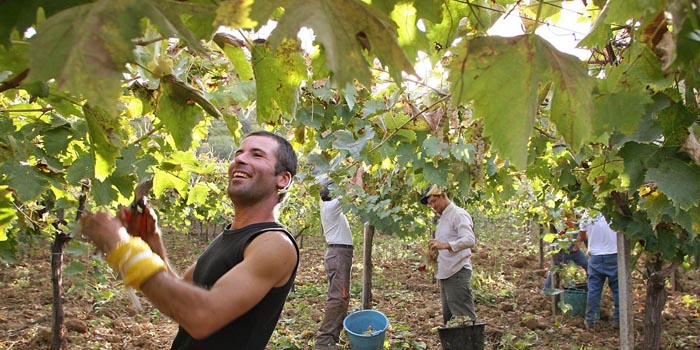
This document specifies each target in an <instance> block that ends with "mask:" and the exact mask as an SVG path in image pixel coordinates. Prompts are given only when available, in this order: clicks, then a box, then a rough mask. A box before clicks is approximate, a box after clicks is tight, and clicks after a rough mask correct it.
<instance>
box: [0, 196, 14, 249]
mask: <svg viewBox="0 0 700 350" xmlns="http://www.w3.org/2000/svg"><path fill="white" fill-rule="evenodd" d="M15 220H17V211H16V210H15V206H14V197H13V196H12V192H10V191H9V187H8V186H6V185H0V242H2V241H6V240H7V230H8V229H9V227H10V225H12V223H13V222H14V221H15Z"/></svg>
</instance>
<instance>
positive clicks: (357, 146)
mask: <svg viewBox="0 0 700 350" xmlns="http://www.w3.org/2000/svg"><path fill="white" fill-rule="evenodd" d="M333 135H334V136H335V140H333V147H334V148H336V149H338V150H345V151H348V152H349V153H350V155H351V156H352V157H353V158H358V157H359V156H360V152H362V150H363V149H364V148H365V147H366V146H367V142H369V141H370V140H372V138H374V130H372V129H371V128H367V129H365V132H364V134H362V135H361V136H360V137H359V138H358V139H357V140H355V137H354V136H353V134H352V132H350V131H348V130H338V131H336V132H335V133H334V134H333Z"/></svg>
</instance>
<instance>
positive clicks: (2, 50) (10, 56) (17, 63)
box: [0, 5, 29, 80]
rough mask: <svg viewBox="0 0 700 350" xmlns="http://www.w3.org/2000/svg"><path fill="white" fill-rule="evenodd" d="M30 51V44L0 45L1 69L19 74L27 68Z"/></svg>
mask: <svg viewBox="0 0 700 350" xmlns="http://www.w3.org/2000/svg"><path fill="white" fill-rule="evenodd" d="M0 6H2V5H0ZM0 16H1V15H0ZM28 51H29V45H26V44H14V45H11V46H9V47H4V46H0V71H10V72H12V73H13V74H14V75H18V74H19V73H21V72H22V71H24V70H25V69H27V68H28V67H27V52H28ZM3 80H4V79H3Z"/></svg>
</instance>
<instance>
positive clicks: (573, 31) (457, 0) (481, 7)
mask: <svg viewBox="0 0 700 350" xmlns="http://www.w3.org/2000/svg"><path fill="white" fill-rule="evenodd" d="M454 1H455V2H459V3H462V4H466V5H469V6H474V7H477V8H480V9H483V10H487V11H493V12H497V13H501V14H505V15H506V17H508V16H510V14H511V13H512V12H513V10H515V8H516V7H513V8H512V9H511V10H509V11H504V10H500V9H495V8H491V7H487V6H483V5H478V4H473V3H471V2H470V1H468V0H454ZM517 16H518V17H519V18H520V19H522V20H527V21H532V22H536V23H537V24H543V25H546V26H547V27H553V28H557V29H561V30H564V31H567V32H570V33H571V34H579V35H582V36H586V35H588V33H583V32H580V31H577V30H573V29H569V28H565V27H562V26H559V25H556V24H554V23H549V22H547V21H542V20H537V19H532V18H528V17H525V16H522V15H517ZM560 35H566V34H560Z"/></svg>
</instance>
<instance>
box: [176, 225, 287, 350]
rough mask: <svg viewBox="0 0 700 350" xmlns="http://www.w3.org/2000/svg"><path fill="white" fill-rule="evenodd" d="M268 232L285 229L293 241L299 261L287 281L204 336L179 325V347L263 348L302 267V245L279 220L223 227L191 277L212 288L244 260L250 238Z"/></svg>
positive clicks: (202, 349) (210, 349)
mask: <svg viewBox="0 0 700 350" xmlns="http://www.w3.org/2000/svg"><path fill="white" fill-rule="evenodd" d="M267 231H283V232H285V233H286V234H287V236H289V239H291V240H292V242H293V243H294V247H295V248H296V251H297V264H296V266H295V267H294V272H293V273H292V276H291V277H290V278H289V281H288V282H287V284H285V285H284V286H282V287H277V288H272V289H271V290H270V291H269V292H268V293H267V294H266V295H265V297H263V299H262V300H261V301H260V302H259V303H258V304H257V305H255V306H254V307H253V308H252V309H250V310H249V311H248V312H246V313H245V314H243V315H242V316H240V317H239V318H237V319H235V320H233V321H232V322H231V323H229V324H227V325H226V326H224V327H223V328H221V329H220V330H218V331H216V332H215V333H213V334H212V335H210V336H209V337H207V338H205V339H199V340H198V339H194V338H192V336H191V335H190V334H189V333H187V331H186V330H185V329H183V328H182V327H180V329H179V330H178V333H177V336H176V337H175V340H174V341H173V345H172V347H171V348H172V349H176V350H195V349H197V350H217V349H221V350H223V349H227V350H229V349H236V350H239V349H240V350H263V349H265V345H267V342H268V341H269V340H270V336H272V332H273V331H274V330H275V326H276V325H277V320H278V319H279V316H280V314H281V313H282V307H283V306H284V302H285V300H286V299H287V295H288V294H289V291H290V290H291V288H292V284H293V283H294V278H295V277H296V273H297V267H299V247H298V246H297V243H296V241H295V240H294V237H292V235H291V234H290V233H289V232H288V231H287V230H286V229H285V228H284V227H283V226H282V225H280V224H278V223H276V222H262V223H256V224H252V225H248V226H246V227H243V228H240V229H237V230H228V229H226V230H224V232H223V233H221V234H220V235H219V236H218V237H216V238H215V239H214V240H213V241H212V242H211V244H210V245H209V247H207V249H206V250H205V251H204V253H202V255H201V256H200V257H199V259H197V265H196V266H195V269H194V272H193V275H192V280H193V282H194V284H195V285H198V286H200V287H202V288H206V289H210V288H211V287H212V286H213V285H214V283H216V281H217V280H218V279H219V278H220V277H221V276H223V275H224V274H225V273H226V272H228V271H229V270H231V269H232V268H233V267H234V266H236V265H237V264H238V263H240V262H241V261H243V251H244V250H245V248H246V246H247V245H248V243H250V241H252V240H253V239H254V238H255V237H257V236H258V235H259V234H261V233H263V232H267Z"/></svg>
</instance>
